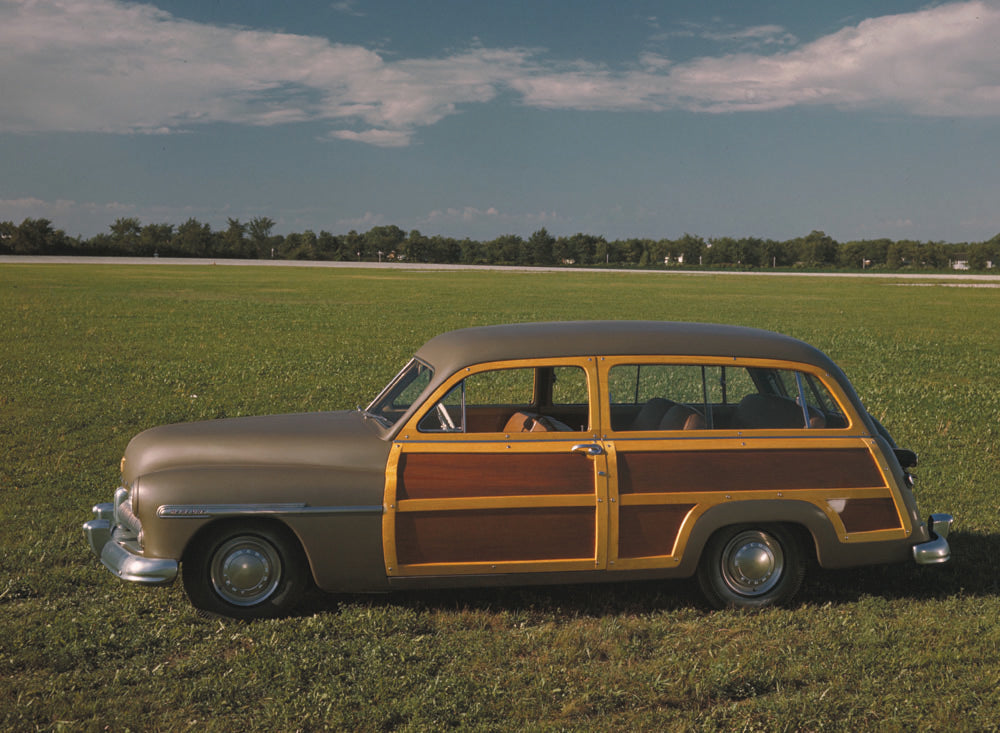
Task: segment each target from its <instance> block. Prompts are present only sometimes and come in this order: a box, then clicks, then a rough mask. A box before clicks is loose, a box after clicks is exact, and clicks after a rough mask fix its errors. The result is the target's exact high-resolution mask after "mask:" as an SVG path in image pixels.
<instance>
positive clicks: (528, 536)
mask: <svg viewBox="0 0 1000 733" xmlns="http://www.w3.org/2000/svg"><path fill="white" fill-rule="evenodd" d="M594 543H595V517H594V509H593V508H592V507H568V508H546V509H493V510H485V509H484V510H466V511H452V512H444V511H431V512H401V513H399V514H397V515H396V556H397V559H398V562H399V563H400V564H402V565H410V564H414V565H416V564H424V563H464V562H504V561H507V562H516V561H525V560H570V559H588V558H593V557H595V547H594Z"/></svg>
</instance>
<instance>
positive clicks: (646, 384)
mask: <svg viewBox="0 0 1000 733" xmlns="http://www.w3.org/2000/svg"><path fill="white" fill-rule="evenodd" d="M608 391H609V395H610V402H611V404H610V412H611V423H612V427H613V429H614V430H621V431H645V430H657V431H659V430H731V429H737V430H765V429H770V430H774V429H781V430H786V429H808V428H844V427H847V419H846V418H845V417H844V415H843V413H842V411H841V410H840V408H839V407H838V405H837V402H836V401H835V400H834V399H833V397H832V395H831V394H830V392H829V391H828V390H827V389H826V387H825V385H824V384H823V383H822V382H821V381H820V380H819V379H817V378H816V377H814V376H812V375H811V374H808V373H805V372H798V371H792V370H785V369H766V368H759V367H742V366H726V365H719V364H706V365H697V364H695V365H689V364H619V365H616V366H613V367H612V368H611V370H610V371H609V373H608Z"/></svg>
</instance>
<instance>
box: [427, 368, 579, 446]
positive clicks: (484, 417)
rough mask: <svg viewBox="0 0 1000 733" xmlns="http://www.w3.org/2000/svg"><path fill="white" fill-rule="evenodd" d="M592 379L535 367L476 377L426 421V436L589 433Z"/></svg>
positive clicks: (464, 382) (447, 397)
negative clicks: (590, 382) (442, 434)
mask: <svg viewBox="0 0 1000 733" xmlns="http://www.w3.org/2000/svg"><path fill="white" fill-rule="evenodd" d="M589 421H590V399H589V390H588V387H587V374H586V372H585V371H584V370H583V369H582V368H580V367H577V366H562V365H556V366H530V367H515V368H506V369H492V370H488V371H483V372H476V373H474V374H470V375H469V376H468V377H466V378H465V379H464V380H462V381H461V382H459V383H458V384H456V385H455V386H454V387H452V389H451V390H449V391H448V393H447V394H446V395H445V396H444V397H443V398H442V399H441V400H439V401H438V403H437V404H436V405H435V406H434V407H433V408H432V409H431V410H429V411H428V412H427V413H426V414H425V415H424V417H423V418H422V419H421V421H420V423H419V425H418V426H417V427H418V429H419V430H420V431H421V432H431V433H433V432H449V433H450V432H462V433H521V432H553V431H577V430H585V429H587V426H588V425H589Z"/></svg>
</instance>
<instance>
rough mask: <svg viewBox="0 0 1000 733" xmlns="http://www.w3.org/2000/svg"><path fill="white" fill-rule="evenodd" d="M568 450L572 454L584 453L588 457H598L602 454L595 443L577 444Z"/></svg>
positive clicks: (601, 450)
mask: <svg viewBox="0 0 1000 733" xmlns="http://www.w3.org/2000/svg"><path fill="white" fill-rule="evenodd" d="M570 450H571V451H573V452H574V453H586V454H587V455H588V456H599V455H601V454H603V453H604V449H603V448H602V447H601V446H599V445H598V444H597V443H577V444H576V445H574V446H573V447H572V448H570Z"/></svg>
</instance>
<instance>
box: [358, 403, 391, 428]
mask: <svg viewBox="0 0 1000 733" xmlns="http://www.w3.org/2000/svg"><path fill="white" fill-rule="evenodd" d="M357 409H358V412H360V413H361V416H362V417H364V418H365V419H366V420H367V419H369V418H370V419H372V420H374V421H375V422H377V423H379V424H380V425H381V426H382V427H384V428H391V427H392V423H391V422H389V421H388V420H387V419H386V418H385V416H384V415H377V414H375V413H374V412H369V411H368V410H367V409H365V408H364V407H362V406H361V405H358V408H357Z"/></svg>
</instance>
